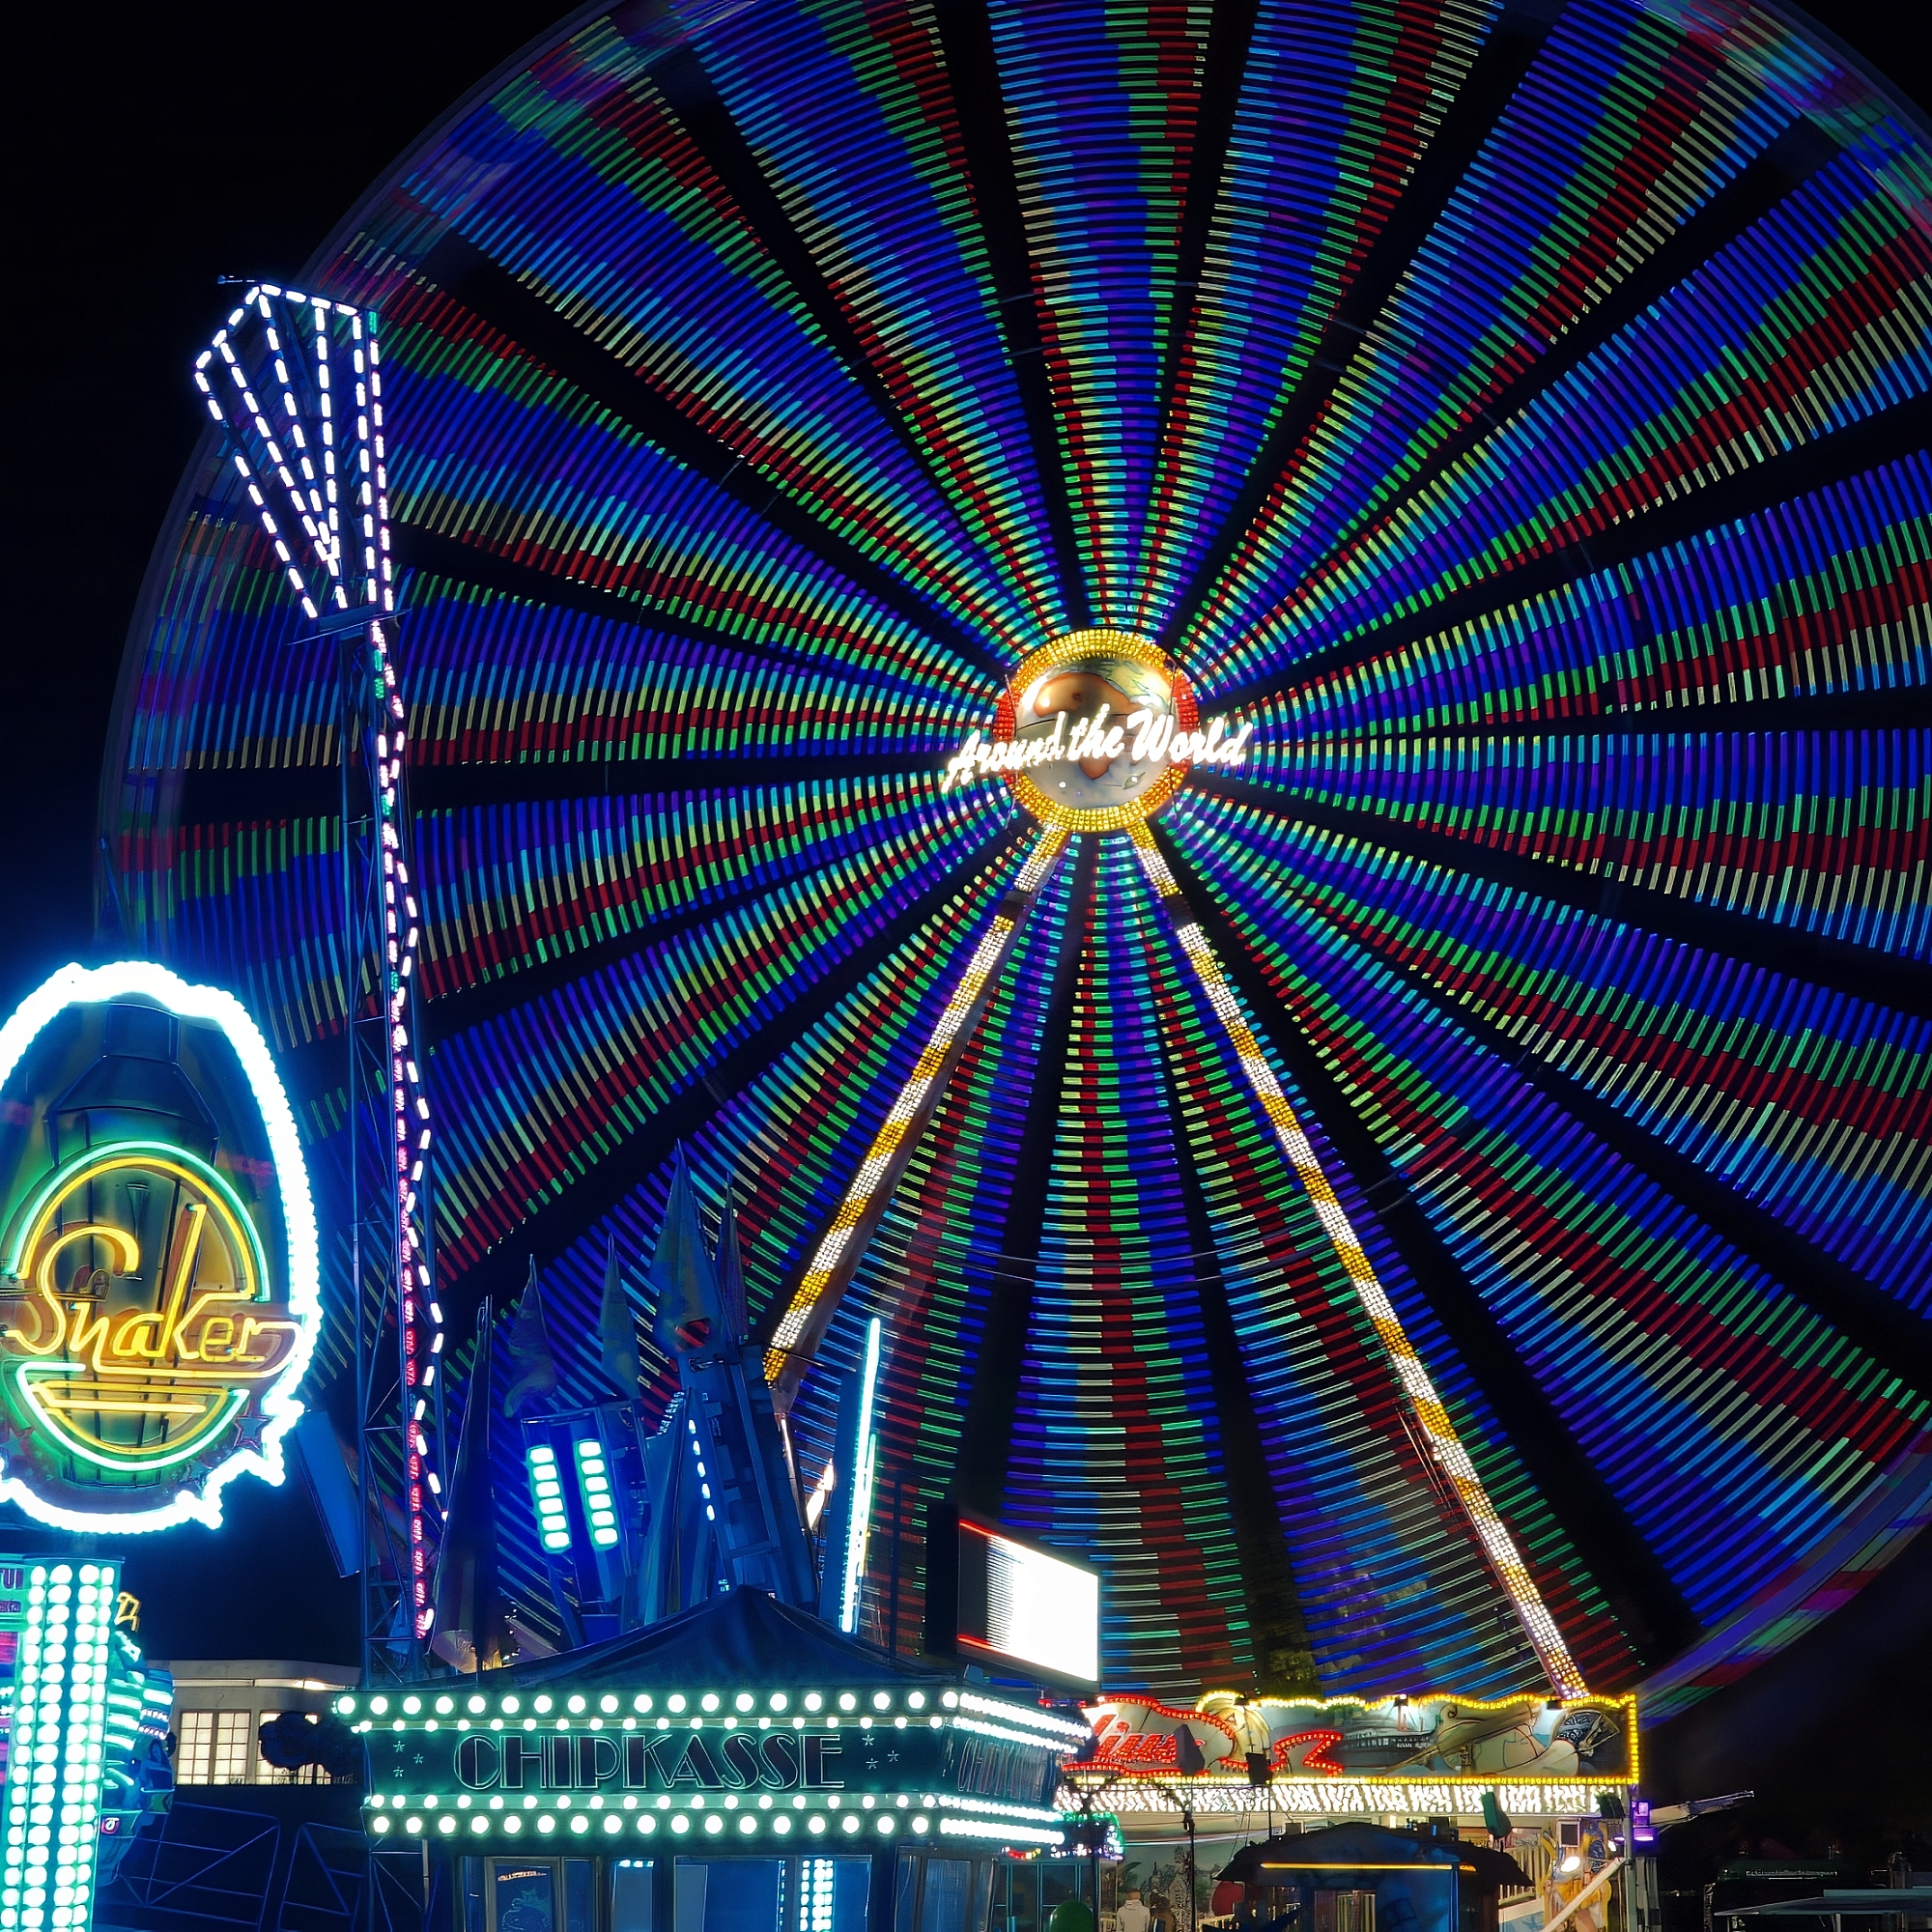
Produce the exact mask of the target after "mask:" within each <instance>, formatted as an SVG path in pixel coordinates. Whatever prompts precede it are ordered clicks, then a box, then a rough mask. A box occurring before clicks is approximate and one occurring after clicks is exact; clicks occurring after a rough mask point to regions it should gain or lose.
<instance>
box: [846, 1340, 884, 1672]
mask: <svg viewBox="0 0 1932 1932" xmlns="http://www.w3.org/2000/svg"><path fill="white" fill-rule="evenodd" d="M884 1333H885V1324H884V1323H883V1322H882V1321H880V1320H879V1318H878V1317H877V1316H876V1315H875V1316H873V1317H872V1319H871V1321H868V1322H867V1324H866V1359H865V1362H864V1364H863V1365H862V1366H861V1368H860V1370H859V1414H858V1419H857V1422H856V1424H855V1426H854V1434H853V1439H852V1447H851V1454H852V1463H853V1467H852V1492H851V1493H852V1507H851V1511H850V1513H849V1515H848V1517H847V1520H846V1524H845V1574H844V1576H843V1577H841V1578H840V1587H839V1591H838V1628H839V1629H840V1630H841V1631H843V1632H844V1633H845V1634H846V1635H847V1636H856V1635H857V1634H858V1630H859V1590H860V1586H861V1585H862V1584H863V1583H864V1582H865V1580H866V1547H867V1544H868V1543H869V1542H870V1540H871V1533H872V1486H873V1483H874V1481H875V1479H876V1478H877V1475H878V1472H879V1438H878V1436H877V1435H876V1434H875V1433H874V1432H873V1429H872V1404H873V1400H874V1398H875V1397H876V1395H877V1393H878V1387H879V1347H880V1344H881V1342H882V1341H883V1339H884Z"/></svg>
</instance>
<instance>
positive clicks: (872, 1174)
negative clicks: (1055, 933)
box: [765, 826, 1066, 1382]
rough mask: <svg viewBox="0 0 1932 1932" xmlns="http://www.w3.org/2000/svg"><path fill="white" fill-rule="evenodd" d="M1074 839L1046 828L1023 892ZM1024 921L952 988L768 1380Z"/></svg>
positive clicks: (1014, 922)
mask: <svg viewBox="0 0 1932 1932" xmlns="http://www.w3.org/2000/svg"><path fill="white" fill-rule="evenodd" d="M1065 843H1066V834H1065V832H1064V831H1062V830H1061V829H1060V828H1058V827H1057V826H1047V827H1044V828H1042V830H1041V832H1040V834H1039V837H1038V838H1037V839H1036V840H1035V841H1034V847H1033V850H1032V852H1031V853H1030V854H1029V855H1028V857H1027V862H1026V864H1025V866H1023V867H1021V868H1020V875H1019V877H1018V878H1017V879H1016V880H1014V882H1013V892H1014V894H1015V895H1018V896H1022V897H1030V896H1031V895H1033V894H1035V893H1037V892H1038V890H1039V888H1040V886H1041V885H1042V883H1044V881H1045V878H1046V874H1047V870H1048V868H1049V867H1051V866H1052V864H1053V861H1054V860H1055V859H1056V858H1057V857H1058V856H1059V854H1060V850H1061V848H1062V846H1064V845H1065ZM1019 927H1020V921H1019V919H1018V918H1017V917H1015V916H1009V914H1007V913H1004V912H1003V913H1000V914H998V915H996V916H995V918H994V920H993V922H992V923H991V924H990V925H989V926H988V927H987V928H986V930H985V933H984V934H983V935H982V936H981V938H980V943H979V945H978V946H977V947H975V948H974V950H973V956H972V958H971V959H969V960H968V961H967V963H966V970H965V972H964V973H962V974H961V975H960V976H959V982H958V984H957V985H955V986H954V987H953V989H952V998H951V999H949V1000H948V1001H947V1003H946V1006H945V1008H944V1009H943V1010H942V1011H941V1013H940V1015H939V1019H938V1022H937V1024H936V1025H935V1026H934V1027H933V1030H932V1037H931V1038H930V1039H928V1040H927V1041H926V1043H925V1049H924V1051H923V1052H922V1053H921V1055H920V1056H919V1059H918V1061H917V1062H915V1063H914V1065H913V1069H912V1072H911V1074H910V1076H909V1077H908V1078H907V1080H906V1083H905V1085H904V1086H903V1087H901V1088H900V1089H899V1095H898V1098H897V1099H896V1100H895V1101H894V1102H893V1106H892V1111H891V1112H890V1113H888V1114H887V1116H886V1118H885V1121H884V1122H883V1123H882V1124H881V1125H880V1128H879V1131H878V1132H877V1134H875V1135H874V1136H873V1139H872V1145H871V1147H870V1149H869V1150H868V1151H867V1154H866V1158H865V1159H864V1160H863V1161H861V1162H860V1164H859V1171H858V1172H857V1173H856V1174H855V1175H854V1176H853V1177H852V1184H851V1186H849V1187H848V1188H847V1189H846V1190H845V1198H844V1199H843V1200H842V1201H841V1202H840V1203H839V1204H838V1213H837V1214H835V1215H834V1216H833V1219H832V1226H831V1227H830V1228H828V1229H827V1230H826V1232H825V1236H824V1238H823V1239H822V1240H821V1241H820V1242H819V1244H818V1249H817V1252H816V1253H814V1254H813V1256H812V1258H811V1265H810V1267H808V1268H807V1269H806V1271H805V1278H804V1280H802V1281H801V1282H800V1283H799V1285H798V1291H797V1293H795V1294H794V1295H793V1296H792V1298H791V1305H790V1307H788V1308H787V1309H786V1310H785V1312H784V1317H783V1319H782V1320H781V1321H780V1322H779V1325H778V1327H777V1328H776V1330H774V1332H773V1335H772V1340H771V1346H770V1347H769V1348H767V1349H766V1350H765V1379H766V1380H767V1381H768V1382H774V1381H777V1380H778V1378H779V1376H780V1375H781V1372H782V1371H783V1368H784V1363H785V1357H786V1356H787V1355H788V1354H789V1353H790V1352H791V1350H793V1349H795V1348H796V1347H797V1346H798V1344H799V1342H800V1340H801V1338H802V1337H803V1336H804V1334H805V1331H806V1327H807V1325H808V1323H809V1322H810V1320H811V1312H812V1310H813V1309H814V1308H816V1307H817V1306H818V1302H819V1297H820V1296H821V1295H823V1294H824V1293H825V1291H826V1290H827V1288H829V1287H830V1286H831V1284H832V1280H833V1277H834V1275H835V1274H836V1273H837V1271H838V1264H839V1261H840V1259H841V1257H842V1256H843V1255H844V1253H845V1249H846V1246H847V1245H848V1243H849V1242H850V1241H851V1239H852V1235H853V1231H854V1230H855V1229H856V1228H857V1227H858V1226H859V1224H860V1222H861V1221H863V1220H864V1219H865V1217H866V1214H867V1209H868V1208H870V1206H871V1201H872V1197H873V1195H874V1194H876V1193H877V1192H878V1190H879V1187H880V1185H881V1183H882V1182H883V1181H884V1180H885V1179H886V1177H887V1175H888V1174H890V1173H891V1172H892V1170H893V1165H894V1159H895V1155H896V1154H897V1152H898V1151H899V1144H900V1142H902V1141H903V1140H904V1139H905V1137H906V1134H907V1132H908V1130H909V1129H910V1128H911V1126H912V1123H913V1122H915V1121H916V1120H918V1119H919V1118H920V1115H921V1112H922V1110H923V1108H924V1107H925V1105H926V1103H927V1102H928V1100H930V1098H931V1097H932V1092H933V1087H934V1084H935V1082H937V1080H938V1079H939V1077H940V1072H941V1070H942V1068H943V1067H944V1066H945V1065H946V1056H947V1054H948V1053H949V1052H950V1051H951V1049H952V1042H953V1040H954V1039H955V1038H956V1037H957V1036H958V1033H959V1029H960V1028H961V1027H962V1026H964V1025H965V1024H966V1021H967V1017H968V1016H969V1015H970V1014H971V1013H972V1011H973V1009H974V1007H975V1006H976V1005H977V1004H978V1002H979V999H980V994H981V993H982V992H983V991H984V990H985V985H986V981H987V980H989V979H991V977H992V976H993V974H994V972H995V971H996V970H997V969H998V967H999V964H1000V961H1001V959H1002V958H1004V957H1005V955H1006V951H1007V945H1008V942H1009V940H1010V939H1011V938H1012V936H1013V934H1014V933H1015V932H1017V931H1018V930H1019Z"/></svg>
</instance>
